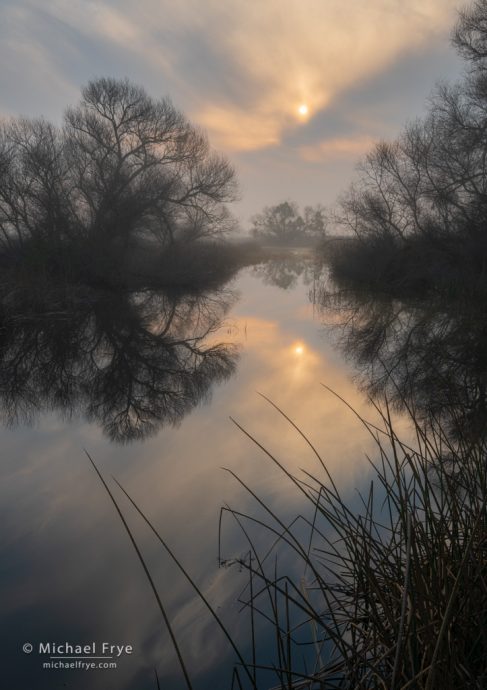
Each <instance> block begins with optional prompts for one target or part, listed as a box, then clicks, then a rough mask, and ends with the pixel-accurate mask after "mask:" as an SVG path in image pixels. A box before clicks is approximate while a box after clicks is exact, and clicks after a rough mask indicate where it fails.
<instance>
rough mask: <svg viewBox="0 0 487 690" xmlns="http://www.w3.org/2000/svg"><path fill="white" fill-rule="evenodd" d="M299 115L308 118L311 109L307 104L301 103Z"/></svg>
mask: <svg viewBox="0 0 487 690" xmlns="http://www.w3.org/2000/svg"><path fill="white" fill-rule="evenodd" d="M298 113H299V114H300V115H301V117H306V115H309V108H308V106H307V105H306V103H301V105H300V106H299V107H298Z"/></svg>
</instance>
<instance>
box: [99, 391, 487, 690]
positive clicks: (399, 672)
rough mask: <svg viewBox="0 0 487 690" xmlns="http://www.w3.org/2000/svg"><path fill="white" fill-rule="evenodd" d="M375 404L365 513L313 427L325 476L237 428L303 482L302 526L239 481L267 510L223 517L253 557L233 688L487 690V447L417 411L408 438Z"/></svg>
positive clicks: (297, 483) (243, 563)
mask: <svg viewBox="0 0 487 690" xmlns="http://www.w3.org/2000/svg"><path fill="white" fill-rule="evenodd" d="M269 402H271V401H269ZM271 404H273V403H271ZM274 407H275V408H276V410H277V411H278V412H279V413H280V414H282V415H283V416H284V417H285V418H286V419H287V420H288V421H289V423H290V424H292V425H293V426H294V427H295V428H296V430H297V431H298V432H299V433H301V431H299V429H298V427H297V426H296V425H295V424H294V422H293V421H292V420H291V419H289V417H287V415H285V413H284V412H283V411H281V410H280V409H279V408H278V407H277V406H276V405H274ZM376 409H377V411H378V412H379V415H380V423H379V424H373V423H371V422H368V421H367V420H365V419H363V418H362V417H359V420H360V423H361V424H363V425H364V427H365V428H366V430H367V431H368V432H369V434H370V435H371V437H372V439H373V441H374V444H375V453H374V455H373V456H372V455H371V456H370V457H368V458H367V459H368V462H369V463H370V464H371V469H372V481H371V482H370V486H369V487H368V489H367V491H366V492H364V493H362V494H360V504H361V505H360V508H359V509H357V507H356V505H354V502H353V501H350V500H348V499H347V498H345V497H344V496H343V495H342V494H341V492H340V490H339V489H338V487H337V484H336V483H335V482H334V480H333V477H332V476H331V475H330V474H329V472H328V470H327V468H326V465H325V463H324V462H323V460H322V459H321V457H320V455H319V453H318V451H317V450H316V448H315V447H314V446H313V445H312V443H311V441H309V439H307V438H306V437H304V435H303V434H302V433H301V435H303V437H304V438H305V439H306V441H307V443H308V444H309V445H310V447H311V448H312V450H313V452H314V453H315V454H316V456H317V458H318V460H319V461H320V464H321V468H322V473H321V476H313V475H311V474H309V473H306V472H305V473H303V474H302V475H299V476H298V475H296V474H293V473H291V472H290V471H289V470H288V469H287V468H285V467H284V466H283V465H282V464H281V463H280V462H279V460H278V459H277V458H276V457H275V456H273V455H272V454H271V453H269V452H268V451H267V450H266V449H265V448H264V447H263V446H262V445H261V444H260V443H259V441H258V440H257V439H255V438H254V437H253V436H252V435H251V434H250V433H249V432H248V431H246V430H245V429H243V428H242V427H240V425H238V423H237V426H239V428H240V429H241V431H242V432H243V433H244V434H245V435H246V436H247V437H248V438H249V440H250V441H252V443H255V444H257V445H258V446H259V447H260V448H261V449H262V452H263V453H265V454H266V456H267V457H268V459H269V460H270V461H271V462H272V463H274V464H275V465H277V466H278V467H279V468H280V469H281V471H282V472H283V474H284V475H285V476H286V477H287V479H288V480H289V481H290V482H292V484H293V486H294V487H295V489H296V491H297V492H299V494H300V495H301V496H302V499H303V510H302V513H301V515H300V516H297V518H296V519H295V520H293V521H292V522H291V523H290V524H289V523H288V522H287V519H285V518H284V517H281V516H280V515H279V514H277V512H275V511H274V509H273V508H272V507H271V506H270V505H268V504H267V503H266V501H265V500H264V499H262V498H260V496H259V495H258V494H257V493H256V492H255V491H253V490H252V488H251V487H250V486H247V485H246V484H244V483H243V482H242V481H241V480H240V479H238V478H237V477H236V478H237V480H238V481H239V482H240V484H241V485H242V486H243V487H244V488H245V490H246V491H247V492H248V493H249V495H250V496H251V497H252V498H253V500H254V501H255V503H256V506H258V510H256V511H255V513H253V514H252V513H248V512H247V513H242V512H240V511H238V510H236V509H234V508H230V507H225V508H224V509H223V510H222V519H221V521H220V524H221V525H222V524H223V523H224V518H225V517H226V516H230V517H231V518H232V519H234V520H235V521H236V522H237V524H238V525H239V527H240V529H241V531H242V535H243V538H244V539H245V541H246V542H247V547H246V548H248V552H249V555H248V557H246V558H241V559H239V561H238V563H239V566H240V567H241V568H245V569H246V570H247V571H248V574H249V583H248V586H247V587H246V589H245V590H244V592H243V593H242V596H241V600H242V602H243V604H244V608H245V611H246V612H247V613H248V615H249V623H250V625H249V630H250V633H249V642H250V644H249V646H248V647H249V649H250V651H248V653H247V654H246V655H245V654H243V653H242V652H241V651H240V650H238V648H237V646H236V644H235V643H234V642H233V641H231V642H230V643H231V645H232V646H233V649H234V652H235V653H236V654H237V657H238V658H237V666H236V667H235V670H234V674H233V683H232V687H241V688H246V687H249V688H259V689H261V688H262V689H265V690H268V689H269V688H270V687H275V688H286V689H288V690H291V689H297V688H300V689H302V690H305V689H306V690H315V689H316V688H320V689H322V690H326V689H328V688H330V689H331V688H347V689H350V690H351V689H352V688H353V689H357V690H358V689H376V688H377V689H379V688H380V689H384V690H406V688H415V689H418V690H440V689H441V690H454V689H455V690H457V689H458V688H472V689H476V688H478V689H479V690H480V689H481V688H485V687H487V668H486V666H487V664H486V659H487V510H486V508H487V507H486V500H487V473H486V448H485V446H484V444H483V443H477V444H473V443H472V442H471V441H470V440H468V439H465V440H462V439H460V440H458V439H455V441H454V442H453V441H451V439H450V438H449V436H448V435H447V434H446V433H445V432H444V430H443V429H442V428H441V426H440V425H438V424H436V423H435V422H434V420H433V421H432V422H431V423H430V424H429V425H428V427H427V428H426V427H425V426H424V423H422V422H421V423H420V422H418V421H417V419H416V417H415V414H414V410H411V409H409V414H410V418H411V425H412V432H413V433H412V436H411V439H412V440H411V439H409V440H408V441H407V442H406V441H404V440H402V439H401V438H399V436H398V434H397V433H396V431H395V428H394V423H393V421H392V418H391V414H390V411H389V407H388V405H387V403H384V404H383V406H381V407H379V406H376ZM357 416H358V415H357ZM107 490H108V489H107ZM124 491H125V490H124ZM125 493H126V495H127V496H128V494H127V492H125ZM129 499H130V500H131V501H132V504H133V506H135V508H136V509H137V511H138V512H139V513H140V514H141V515H142V517H143V518H144V519H145V520H146V522H147V524H148V525H149V526H150V527H151V529H152V530H153V531H154V532H155V533H156V534H157V536H158V538H159V539H160V541H161V544H162V545H163V546H164V548H165V549H166V550H168V547H167V545H166V544H165V542H164V540H163V539H162V538H161V537H160V535H159V533H158V532H157V530H156V529H155V527H154V526H153V525H152V523H151V522H150V520H149V519H148V518H147V517H146V516H145V515H144V513H143V511H142V510H141V509H140V508H139V506H138V505H137V504H136V503H135V501H133V499H132V498H130V496H129ZM298 523H299V524H300V527H299V528H298V527H297V526H298ZM303 525H305V526H306V533H305V532H304V531H303ZM255 527H257V528H258V532H259V534H260V535H262V534H263V533H267V534H268V535H269V537H270V539H271V541H272V545H271V547H270V548H269V544H268V543H267V545H265V546H263V545H262V544H263V542H262V539H257V538H256V537H255V534H256V530H255ZM279 550H286V551H287V552H288V554H289V553H291V554H292V560H291V562H292V567H290V568H289V569H288V570H286V571H285V572H279V567H278V565H277V564H278V562H279V561H278V559H277V558H276V557H275V555H276V553H277V552H278V551H279ZM173 557H174V558H175V560H176V562H178V561H177V559H176V557H175V556H174V554H173ZM287 562H290V561H289V560H288V561H287ZM181 570H182V572H183V574H184V575H185V576H186V577H188V578H189V575H188V574H187V573H186V572H185V571H184V569H183V568H182V566H181ZM193 584H194V583H193ZM202 596H203V595H202ZM210 612H211V613H212V615H214V616H215V618H217V614H216V612H215V611H214V610H213V609H211V607H210ZM244 615H245V614H244ZM219 624H220V625H222V624H221V622H219ZM225 634H226V635H227V640H230V637H231V636H230V635H229V633H228V631H226V630H225ZM262 640H265V645H263V644H262ZM183 668H184V666H183ZM229 685H230V683H229ZM188 687H191V685H189V686H188Z"/></svg>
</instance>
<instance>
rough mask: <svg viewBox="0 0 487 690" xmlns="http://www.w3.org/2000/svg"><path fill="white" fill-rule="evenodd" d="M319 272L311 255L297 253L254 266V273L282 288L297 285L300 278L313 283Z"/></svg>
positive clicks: (287, 288) (305, 283) (269, 283)
mask: <svg viewBox="0 0 487 690" xmlns="http://www.w3.org/2000/svg"><path fill="white" fill-rule="evenodd" d="M318 273H319V267H318V265H317V264H316V263H315V262H314V261H313V260H311V259H310V257H309V256H299V255H296V254H292V255H290V256H285V257H279V258H273V259H269V260H268V261H266V262H265V263H263V264H259V265H258V266H255V267H254V268H253V274H254V275H255V276H257V277H258V278H260V279H261V280H262V281H263V282H264V283H265V284H266V285H275V286H276V287H279V288H281V289H282V290H290V289H292V288H294V287H296V284H297V282H298V279H299V278H301V280H302V282H303V283H304V285H311V283H312V282H313V280H315V279H316V277H317V276H318Z"/></svg>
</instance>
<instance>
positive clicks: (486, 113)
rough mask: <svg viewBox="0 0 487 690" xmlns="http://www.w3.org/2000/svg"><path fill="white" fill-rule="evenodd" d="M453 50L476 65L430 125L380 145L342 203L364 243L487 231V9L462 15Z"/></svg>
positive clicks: (485, 5)
mask: <svg viewBox="0 0 487 690" xmlns="http://www.w3.org/2000/svg"><path fill="white" fill-rule="evenodd" d="M453 42H454V44H455V45H456V47H457V48H458V50H459V51H460V53H461V54H462V55H463V56H464V57H465V58H467V60H468V61H469V66H470V70H469V71H467V73H466V75H465V77H464V79H463V81H462V82H460V83H458V84H455V85H442V86H441V87H439V88H437V90H436V92H435V93H434V94H433V96H432V98H431V103H430V108H429V111H428V114H427V116H426V117H425V118H423V119H419V120H417V121H416V122H414V123H413V124H411V125H409V126H408V127H406V128H405V130H404V131H403V133H402V134H401V135H400V136H399V137H398V139H397V140H396V141H394V142H392V143H385V142H382V143H379V144H378V145H377V146H376V147H375V148H374V150H373V151H371V152H370V153H369V154H368V155H367V156H366V158H365V160H364V161H363V163H362V165H361V166H360V168H359V171H360V175H359V179H358V182H357V183H355V184H354V185H353V186H352V187H351V188H350V190H349V191H348V192H347V193H346V194H345V195H344V196H343V198H342V199H341V214H340V216H339V221H340V222H341V224H342V226H345V227H347V228H348V229H351V230H352V231H353V232H354V233H355V234H357V235H358V236H360V237H362V238H363V237H371V236H372V237H373V236H390V237H392V238H394V239H395V240H401V239H404V238H405V237H407V236H410V235H412V234H416V235H422V236H433V235H436V236H445V235H448V234H451V233H455V232H458V231H459V230H460V231H465V232H467V233H475V232H477V231H478V230H479V224H480V223H482V222H483V221H482V219H483V218H484V213H485V204H486V200H487V174H486V173H487V169H486V151H487V135H486V132H487V70H486V62H485V58H486V56H487V51H486V48H487V2H486V1H485V0H480V1H479V2H476V3H475V4H474V5H473V6H472V8H471V9H469V10H465V11H463V12H462V13H461V14H460V17H459V21H458V24H457V26H456V28H455V31H454V33H453Z"/></svg>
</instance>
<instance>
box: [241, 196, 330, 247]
mask: <svg viewBox="0 0 487 690" xmlns="http://www.w3.org/2000/svg"><path fill="white" fill-rule="evenodd" d="M326 223H327V220H326V215H325V210H324V208H323V207H322V206H320V205H318V206H315V207H313V206H306V207H305V208H304V212H303V214H301V213H300V211H299V207H298V205H297V204H295V203H294V202H292V201H283V202H281V203H280V204H276V205H275V206H265V207H264V209H263V210H262V212H261V213H258V214H256V215H255V216H253V218H252V228H251V233H252V235H253V236H254V237H255V238H256V239H258V240H262V241H263V242H268V243H270V244H282V245H286V244H289V245H293V244H307V243H309V242H317V241H319V240H320V239H322V238H323V237H324V236H325V232H326Z"/></svg>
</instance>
